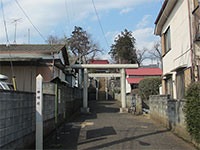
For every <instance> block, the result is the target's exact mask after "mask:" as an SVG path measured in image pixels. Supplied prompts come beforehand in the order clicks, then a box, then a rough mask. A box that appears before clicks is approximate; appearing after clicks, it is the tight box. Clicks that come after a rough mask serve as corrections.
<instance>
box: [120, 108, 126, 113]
mask: <svg viewBox="0 0 200 150" xmlns="http://www.w3.org/2000/svg"><path fill="white" fill-rule="evenodd" d="M120 113H128V108H120Z"/></svg>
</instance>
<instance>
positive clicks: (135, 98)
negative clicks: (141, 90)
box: [115, 93, 142, 115]
mask: <svg viewBox="0 0 200 150" xmlns="http://www.w3.org/2000/svg"><path fill="white" fill-rule="evenodd" d="M115 99H116V100H118V101H120V102H121V94H119V93H115ZM132 102H134V103H135V105H136V114H137V115H140V114H142V99H141V97H140V96H139V95H132V94H129V95H126V104H127V107H128V108H130V107H131V105H132Z"/></svg>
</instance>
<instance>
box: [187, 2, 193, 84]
mask: <svg viewBox="0 0 200 150" xmlns="http://www.w3.org/2000/svg"><path fill="white" fill-rule="evenodd" d="M187 3H188V17H189V33H190V49H191V63H192V70H191V71H192V72H191V74H192V82H194V80H195V79H194V50H193V42H192V23H191V20H192V19H191V16H190V0H187Z"/></svg>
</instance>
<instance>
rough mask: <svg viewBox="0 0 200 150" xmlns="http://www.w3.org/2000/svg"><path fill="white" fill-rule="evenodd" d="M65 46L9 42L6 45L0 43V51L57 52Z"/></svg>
mask: <svg viewBox="0 0 200 150" xmlns="http://www.w3.org/2000/svg"><path fill="white" fill-rule="evenodd" d="M63 47H65V45H64V44H51V45H50V44H11V45H9V46H6V45H5V44H1V45H0V53H4V52H5V53H6V52H14V53H18V52H24V53H26V52H33V53H34V52H35V53H37V52H44V53H45V52H47V53H51V52H59V51H60V50H62V49H63Z"/></svg>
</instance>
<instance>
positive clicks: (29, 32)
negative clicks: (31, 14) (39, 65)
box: [28, 28, 31, 44]
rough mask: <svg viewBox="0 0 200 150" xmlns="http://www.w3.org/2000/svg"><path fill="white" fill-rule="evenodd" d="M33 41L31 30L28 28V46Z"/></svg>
mask: <svg viewBox="0 0 200 150" xmlns="http://www.w3.org/2000/svg"><path fill="white" fill-rule="evenodd" d="M30 41H31V30H30V29H29V28H28V44H30Z"/></svg>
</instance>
